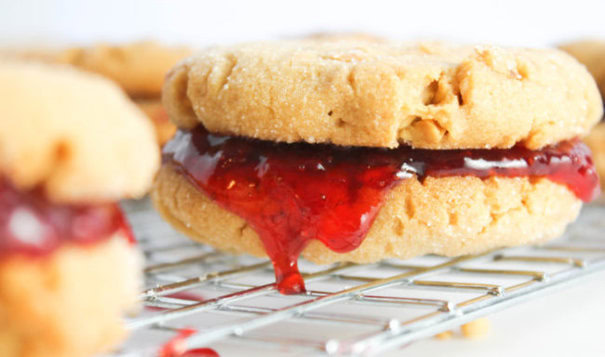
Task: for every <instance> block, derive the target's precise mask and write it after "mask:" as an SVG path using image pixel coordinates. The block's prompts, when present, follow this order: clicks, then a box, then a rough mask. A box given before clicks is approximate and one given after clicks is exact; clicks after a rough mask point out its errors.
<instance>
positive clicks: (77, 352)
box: [0, 233, 140, 357]
mask: <svg viewBox="0 0 605 357" xmlns="http://www.w3.org/2000/svg"><path fill="white" fill-rule="evenodd" d="M139 264H140V258H139V255H138V253H137V252H136V250H135V248H134V247H133V246H132V245H131V244H130V243H129V242H128V238H127V237H125V236H123V235H122V234H121V233H116V234H115V235H114V236H113V237H111V238H109V239H107V240H103V241H102V242H99V243H96V244H94V245H92V246H79V245H65V246H63V247H60V248H59V249H57V250H56V251H54V252H53V253H52V254H50V255H48V256H44V257H35V258H32V257H28V256H14V257H5V258H4V259H3V260H2V261H0V287H2V288H1V289H0V356H6V357H12V356H27V357H37V356H89V355H93V354H97V353H101V352H106V351H108V350H109V349H110V348H111V347H113V346H115V344H116V343H119V342H120V341H121V340H122V339H123V338H124V337H125V332H126V331H125V329H124V324H123V321H122V315H123V313H124V312H125V311H127V310H128V309H130V308H132V307H133V304H134V302H135V301H136V297H137V291H138V288H139Z"/></svg>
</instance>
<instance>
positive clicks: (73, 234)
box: [0, 178, 135, 258]
mask: <svg viewBox="0 0 605 357" xmlns="http://www.w3.org/2000/svg"><path fill="white" fill-rule="evenodd" d="M118 231H121V233H122V234H124V235H125V236H127V237H128V239H129V241H130V242H131V243H134V241H135V240H134V236H133V235H132V232H131V230H130V227H129V226H128V223H127V221H126V219H125V217H124V215H123V214H122V211H121V210H120V208H119V207H118V205H117V204H115V203H114V204H99V205H59V204H53V203H51V202H49V201H48V200H46V199H45V198H44V195H43V194H42V192H41V190H34V191H31V192H20V191H18V190H17V189H16V188H15V187H14V186H13V185H12V184H11V183H10V182H9V181H8V180H6V179H2V178H0V258H1V257H4V256H8V255H11V254H15V253H17V254H25V255H29V256H41V255H44V254H48V253H50V252H52V251H53V250H54V249H56V248H58V247H59V246H61V245H62V244H63V243H67V242H69V243H75V244H92V243H96V242H98V241H101V240H103V239H107V238H109V237H110V236H111V235H112V234H113V233H116V232H118Z"/></svg>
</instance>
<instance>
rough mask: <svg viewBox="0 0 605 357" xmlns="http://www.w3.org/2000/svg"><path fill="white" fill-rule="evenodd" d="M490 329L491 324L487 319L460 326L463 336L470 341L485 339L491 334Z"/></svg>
mask: <svg viewBox="0 0 605 357" xmlns="http://www.w3.org/2000/svg"><path fill="white" fill-rule="evenodd" d="M489 329H490V323H489V320H488V319H486V318H480V319H477V320H475V321H471V322H468V323H466V324H464V325H462V326H460V331H462V335H463V336H464V337H466V338H470V339H481V338H484V337H485V336H487V334H488V333H489Z"/></svg>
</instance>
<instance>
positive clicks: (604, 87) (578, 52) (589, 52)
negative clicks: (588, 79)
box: [561, 40, 605, 97]
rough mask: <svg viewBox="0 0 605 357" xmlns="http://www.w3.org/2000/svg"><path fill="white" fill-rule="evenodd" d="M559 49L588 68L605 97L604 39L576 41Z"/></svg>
mask: <svg viewBox="0 0 605 357" xmlns="http://www.w3.org/2000/svg"><path fill="white" fill-rule="evenodd" d="M561 49H562V50H563V51H565V52H567V53H569V54H570V55H572V56H574V57H575V58H577V59H578V61H580V62H581V63H583V64H584V65H585V66H586V67H587V68H588V70H589V71H590V73H591V74H592V75H593V77H594V78H595V79H596V81H597V84H598V85H599V89H600V90H601V95H603V96H604V97H605V41H596V40H587V41H578V42H573V43H568V44H565V45H562V46H561Z"/></svg>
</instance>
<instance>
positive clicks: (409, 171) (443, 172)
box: [164, 126, 599, 294]
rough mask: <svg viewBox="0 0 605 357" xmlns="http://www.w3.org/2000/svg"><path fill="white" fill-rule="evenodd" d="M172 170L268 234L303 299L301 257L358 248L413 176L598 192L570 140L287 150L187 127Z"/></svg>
mask: <svg viewBox="0 0 605 357" xmlns="http://www.w3.org/2000/svg"><path fill="white" fill-rule="evenodd" d="M164 162H166V163H171V164H173V165H174V167H175V168H176V169H177V170H179V171H181V172H182V173H183V174H185V175H186V176H187V177H188V178H189V179H190V181H191V182H192V183H193V184H194V185H195V186H196V187H197V188H198V189H201V190H202V191H203V192H204V193H206V194H207V195H208V196H209V197H210V198H211V199H213V200H214V201H215V202H216V203H218V204H219V205H220V206H221V207H223V208H225V209H227V210H230V211H231V212H234V213H235V214H237V215H239V216H240V217H242V218H244V219H245V220H246V221H247V222H248V224H250V226H251V227H252V228H253V229H254V230H255V231H256V232H257V233H258V235H259V236H260V238H261V240H262V242H263V244H264V247H265V250H266V252H267V254H268V255H269V257H270V258H271V260H272V262H273V266H274V268H275V276H276V280H277V284H278V288H279V290H280V292H282V293H286V294H289V293H298V292H303V291H304V290H305V288H304V282H303V279H302V277H301V275H300V273H299V271H298V268H297V260H298V256H299V255H300V253H301V252H302V250H303V249H304V248H305V246H306V245H307V244H308V242H309V241H310V240H311V239H318V240H320V241H321V242H323V244H325V245H326V246H327V247H328V248H330V249H332V250H333V251H335V252H343V253H344V252H348V251H351V250H353V249H355V248H357V247H358V246H359V245H360V244H361V242H362V241H363V238H364V237H365V235H366V233H367V231H368V229H369V228H370V226H371V225H372V222H373V221H374V218H375V217H376V214H377V213H378V210H379V209H380V207H381V206H382V204H383V201H384V197H385V194H386V193H387V192H388V191H389V190H390V189H391V188H392V187H393V186H394V185H396V184H397V183H398V182H399V181H401V180H403V179H405V178H409V177H412V176H416V177H418V179H420V180H423V179H424V178H425V177H427V176H433V177H443V176H466V175H472V176H477V177H480V178H488V177H491V176H506V177H518V176H531V177H547V178H548V179H550V180H552V181H554V182H558V183H561V184H564V185H566V186H567V187H569V189H570V190H572V191H573V192H574V193H575V194H576V196H577V197H578V198H580V199H582V200H585V201H588V200H591V199H592V198H594V197H595V196H596V195H597V194H598V192H599V191H598V190H599V189H598V178H597V176H596V172H595V169H594V166H593V163H592V159H591V157H590V151H589V150H588V148H587V147H586V146H585V145H584V144H582V143H581V142H579V141H577V140H574V141H567V142H562V143H560V144H558V145H556V146H551V147H546V148H544V149H542V150H539V151H531V150H528V149H525V148H523V147H520V146H517V147H514V148H512V149H506V150H501V149H498V150H419V149H412V148H410V147H405V146H403V147H400V148H398V149H394V150H388V149H381V148H359V147H337V146H332V145H323V144H306V143H296V144H284V143H272V142H266V141H259V140H252V139H245V138H239V137H230V136H221V135H215V134H210V133H208V132H207V131H206V130H205V129H204V128H203V127H202V126H198V127H197V128H195V129H193V130H191V131H185V130H180V131H179V132H177V134H176V135H175V137H174V138H173V139H172V140H171V141H170V142H169V143H168V144H167V145H166V146H165V147H164Z"/></svg>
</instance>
